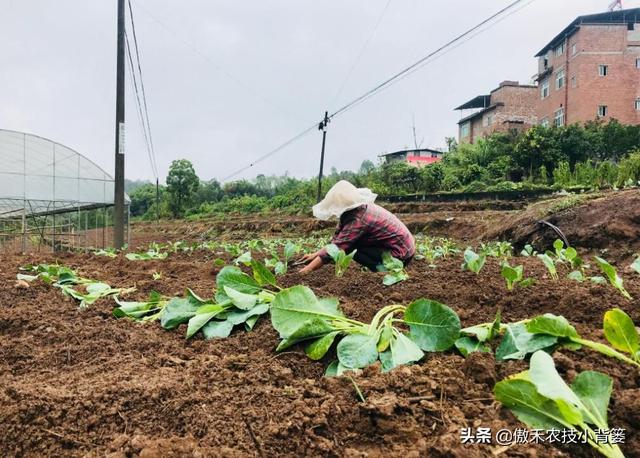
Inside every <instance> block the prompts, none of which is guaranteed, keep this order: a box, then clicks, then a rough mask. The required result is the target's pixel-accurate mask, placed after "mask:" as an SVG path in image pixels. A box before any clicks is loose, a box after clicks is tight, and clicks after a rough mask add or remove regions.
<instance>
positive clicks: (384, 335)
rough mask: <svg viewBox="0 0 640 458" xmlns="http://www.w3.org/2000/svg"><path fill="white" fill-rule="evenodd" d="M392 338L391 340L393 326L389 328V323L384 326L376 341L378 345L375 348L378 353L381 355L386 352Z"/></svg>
mask: <svg viewBox="0 0 640 458" xmlns="http://www.w3.org/2000/svg"><path fill="white" fill-rule="evenodd" d="M392 338H393V326H391V323H389V324H388V325H386V326H384V327H383V328H382V331H381V332H380V338H379V339H378V343H377V345H376V348H377V349H378V352H379V353H382V352H383V351H386V350H387V349H388V348H389V345H391V339H392Z"/></svg>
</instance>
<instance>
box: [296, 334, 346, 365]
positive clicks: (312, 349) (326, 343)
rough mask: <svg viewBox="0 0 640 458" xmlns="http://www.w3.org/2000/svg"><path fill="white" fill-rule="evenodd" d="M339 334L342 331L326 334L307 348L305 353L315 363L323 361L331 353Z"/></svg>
mask: <svg viewBox="0 0 640 458" xmlns="http://www.w3.org/2000/svg"><path fill="white" fill-rule="evenodd" d="M338 334H340V331H333V332H330V333H329V334H325V335H324V336H322V337H320V338H319V339H317V340H315V341H313V342H311V343H310V344H309V345H307V348H305V349H304V352H305V353H306V354H307V356H308V357H309V358H311V359H312V360H314V361H318V360H319V359H322V358H323V357H324V355H326V354H327V352H328V351H329V348H331V345H332V344H333V341H334V340H335V339H336V336H337V335H338Z"/></svg>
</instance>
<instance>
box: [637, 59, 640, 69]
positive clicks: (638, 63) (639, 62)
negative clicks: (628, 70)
mask: <svg viewBox="0 0 640 458" xmlns="http://www.w3.org/2000/svg"><path fill="white" fill-rule="evenodd" d="M636 68H640V58H638V59H636Z"/></svg>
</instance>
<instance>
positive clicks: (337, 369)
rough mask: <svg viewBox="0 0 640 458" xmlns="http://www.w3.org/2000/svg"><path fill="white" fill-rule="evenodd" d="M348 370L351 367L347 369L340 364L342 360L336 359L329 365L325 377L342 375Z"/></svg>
mask: <svg viewBox="0 0 640 458" xmlns="http://www.w3.org/2000/svg"><path fill="white" fill-rule="evenodd" d="M348 370H349V369H347V368H346V367H344V366H343V365H342V364H340V361H338V360H335V361H332V362H331V363H330V364H329V365H328V366H327V369H326V370H325V371H324V376H325V377H340V376H341V375H342V374H344V373H345V372H347V371H348Z"/></svg>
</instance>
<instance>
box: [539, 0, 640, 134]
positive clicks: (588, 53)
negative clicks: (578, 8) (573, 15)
mask: <svg viewBox="0 0 640 458" xmlns="http://www.w3.org/2000/svg"><path fill="white" fill-rule="evenodd" d="M536 57H537V58H538V73H537V76H536V81H537V82H538V86H539V93H538V97H537V116H538V122H539V123H540V124H542V125H547V126H553V125H555V126H561V125H564V124H572V123H577V122H585V121H590V120H594V119H596V118H602V119H604V120H607V119H611V118H615V119H617V120H618V121H620V122H621V123H623V124H640V8H634V9H627V10H619V11H609V12H606V13H600V14H591V15H587V16H580V17H578V18H577V19H576V20H575V21H573V22H572V23H571V24H569V26H568V27H566V28H565V29H564V30H563V31H562V32H560V33H559V34H558V35H557V36H556V37H555V38H553V39H552V40H551V41H550V42H549V43H548V44H547V45H546V46H545V47H544V48H542V50H541V51H540V52H538V54H536Z"/></svg>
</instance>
